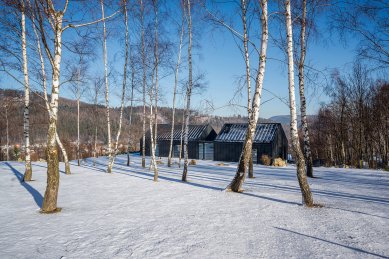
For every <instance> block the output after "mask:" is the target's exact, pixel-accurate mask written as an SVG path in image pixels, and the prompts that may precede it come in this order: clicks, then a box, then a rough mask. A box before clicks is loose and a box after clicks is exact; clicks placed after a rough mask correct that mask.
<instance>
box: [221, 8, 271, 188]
mask: <svg viewBox="0 0 389 259" xmlns="http://www.w3.org/2000/svg"><path fill="white" fill-rule="evenodd" d="M260 5H261V10H262V14H261V25H262V36H261V50H260V56H259V69H258V72H257V76H256V79H255V93H254V98H253V101H252V104H251V116H250V117H249V123H248V126H247V131H246V137H245V141H244V144H243V149H242V153H241V155H240V158H239V162H238V167H237V171H236V174H235V177H234V178H233V179H232V181H231V183H230V184H229V185H228V186H227V188H226V190H227V191H233V192H242V191H243V190H242V185H243V182H244V180H245V173H246V167H247V164H248V162H249V160H250V157H251V153H252V145H253V141H252V139H253V136H254V134H255V130H256V127H257V121H258V117H259V108H260V104H261V95H262V87H263V79H264V77H265V67H266V53H267V44H268V38H269V35H268V15H267V0H261V3H260Z"/></svg>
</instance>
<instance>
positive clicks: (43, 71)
mask: <svg viewBox="0 0 389 259" xmlns="http://www.w3.org/2000/svg"><path fill="white" fill-rule="evenodd" d="M27 3H28V5H29V7H30V8H31V4H30V1H29V0H27ZM31 19H32V23H33V25H32V28H33V31H34V35H35V38H36V45H37V50H38V54H39V61H40V64H41V76H42V87H43V98H44V100H45V104H46V110H47V111H48V113H49V114H50V103H49V98H48V95H47V76H46V69H45V61H44V59H43V53H42V47H41V42H40V40H39V35H38V32H37V29H36V27H35V26H36V25H35V14H34V12H32V15H31ZM56 141H57V143H58V145H59V147H60V148H61V152H62V155H63V159H64V163H65V173H66V174H67V175H69V174H71V171H70V163H69V159H68V155H67V152H66V149H65V147H64V146H63V144H62V142H61V140H60V138H59V137H58V133H57V134H56Z"/></svg>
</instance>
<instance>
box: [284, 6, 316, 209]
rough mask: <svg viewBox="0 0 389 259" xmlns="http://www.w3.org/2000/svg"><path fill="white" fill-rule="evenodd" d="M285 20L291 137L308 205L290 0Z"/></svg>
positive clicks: (300, 182) (301, 186)
mask: <svg viewBox="0 0 389 259" xmlns="http://www.w3.org/2000/svg"><path fill="white" fill-rule="evenodd" d="M285 9H286V12H285V20H286V32H287V44H288V48H287V51H288V79H289V80H288V81H289V101H290V117H291V120H290V137H291V140H292V149H293V152H294V154H295V156H296V164H297V179H298V182H299V185H300V189H301V193H302V197H303V204H304V205H306V206H307V207H312V206H313V199H312V194H311V190H310V188H309V184H308V181H307V178H306V174H305V173H306V172H305V161H304V155H303V153H302V152H301V149H300V143H299V137H298V132H297V114H296V103H295V87H294V63H293V33H292V17H291V11H290V0H286V1H285Z"/></svg>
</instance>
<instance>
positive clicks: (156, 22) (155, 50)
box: [150, 0, 159, 182]
mask: <svg viewBox="0 0 389 259" xmlns="http://www.w3.org/2000/svg"><path fill="white" fill-rule="evenodd" d="M153 6H154V15H155V20H154V26H155V28H154V63H155V64H154V67H155V108H154V118H155V121H154V125H155V126H154V146H153V147H152V148H153V151H154V152H153V153H152V154H153V157H152V161H153V162H154V182H157V181H158V167H157V160H156V157H155V156H156V154H155V153H156V148H157V134H158V87H159V85H158V82H159V75H158V67H159V53H158V44H159V42H158V0H153ZM150 101H151V100H150ZM150 125H152V124H151V121H150Z"/></svg>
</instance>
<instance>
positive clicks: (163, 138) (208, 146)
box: [140, 124, 217, 160]
mask: <svg viewBox="0 0 389 259" xmlns="http://www.w3.org/2000/svg"><path fill="white" fill-rule="evenodd" d="M171 127H172V126H171V124H158V127H157V146H156V154H155V155H156V156H157V157H167V156H169V148H170V139H171ZM188 127H189V132H188V158H189V159H205V160H213V154H214V151H213V140H214V139H215V138H216V135H217V134H216V131H215V130H214V129H213V128H212V126H210V125H209V124H206V125H189V126H188ZM181 134H183V132H182V125H175V126H174V131H173V154H172V155H173V157H178V156H179V151H180V145H181ZM145 140H146V146H145V151H146V156H150V155H151V152H150V151H151V138H150V130H149V131H147V132H146V139H145ZM142 144H143V143H142V138H141V139H140V148H141V149H140V150H142ZM182 144H183V143H182ZM183 156H184V148H183V147H182V157H183Z"/></svg>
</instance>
